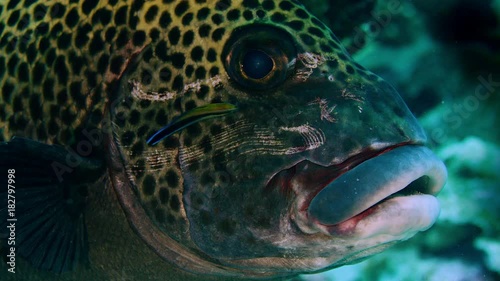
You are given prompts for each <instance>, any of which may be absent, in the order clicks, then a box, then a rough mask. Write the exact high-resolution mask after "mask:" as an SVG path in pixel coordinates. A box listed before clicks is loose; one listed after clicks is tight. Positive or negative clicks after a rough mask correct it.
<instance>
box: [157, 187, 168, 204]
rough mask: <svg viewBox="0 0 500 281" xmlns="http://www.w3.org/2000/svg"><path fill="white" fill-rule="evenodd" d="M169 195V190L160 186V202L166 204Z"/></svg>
mask: <svg viewBox="0 0 500 281" xmlns="http://www.w3.org/2000/svg"><path fill="white" fill-rule="evenodd" d="M169 196H170V192H169V191H168V189H167V188H164V187H162V188H160V191H159V197H160V203H161V204H163V205H165V204H167V202H168V198H169Z"/></svg>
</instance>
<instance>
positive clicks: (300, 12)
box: [295, 9, 309, 19]
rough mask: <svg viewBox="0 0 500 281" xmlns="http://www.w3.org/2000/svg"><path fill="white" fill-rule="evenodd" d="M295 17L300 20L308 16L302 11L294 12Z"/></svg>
mask: <svg viewBox="0 0 500 281" xmlns="http://www.w3.org/2000/svg"><path fill="white" fill-rule="evenodd" d="M295 15H296V16H297V17H299V18H301V19H308V18H309V14H308V13H307V12H306V11H305V10H304V9H297V10H295Z"/></svg>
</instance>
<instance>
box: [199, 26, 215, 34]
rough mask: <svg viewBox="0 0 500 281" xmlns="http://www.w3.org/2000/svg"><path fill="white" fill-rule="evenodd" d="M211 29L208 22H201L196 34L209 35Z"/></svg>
mask: <svg viewBox="0 0 500 281" xmlns="http://www.w3.org/2000/svg"><path fill="white" fill-rule="evenodd" d="M211 30H212V26H210V25H208V24H202V25H201V26H200V28H199V29H198V34H199V35H200V37H208V36H209V35H210V31H211Z"/></svg>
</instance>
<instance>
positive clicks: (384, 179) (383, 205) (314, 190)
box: [275, 144, 447, 239]
mask: <svg viewBox="0 0 500 281" xmlns="http://www.w3.org/2000/svg"><path fill="white" fill-rule="evenodd" d="M292 173H293V175H291V174H290V171H289V172H288V175H287V176H288V181H287V182H285V181H283V179H287V178H286V177H283V174H282V172H280V174H281V175H279V174H278V177H279V178H280V179H281V184H282V185H281V187H282V188H283V183H286V184H288V188H289V189H290V190H293V191H294V192H295V194H296V195H297V201H296V205H295V210H294V212H293V214H292V218H293V220H294V221H295V222H296V224H297V226H298V227H299V228H300V229H301V230H302V231H303V232H305V233H315V232H318V231H320V232H323V233H325V234H329V235H335V236H344V237H356V238H367V237H372V236H377V235H390V236H392V237H398V239H407V238H409V237H411V236H413V235H414V234H415V233H416V232H418V231H423V230H426V229H428V228H429V227H431V226H432V225H433V224H434V222H435V221H436V219H437V217H438V215H439V211H440V207H439V202H438V201H437V198H436V197H435V196H436V195H437V194H438V193H439V191H440V190H441V189H442V187H443V185H444V183H445V181H446V178H447V172H446V168H445V166H444V164H443V162H442V161H441V160H439V159H438V158H437V157H436V156H435V155H434V153H432V151H431V150H429V149H428V148H426V147H424V146H420V145H408V144H400V145H395V146H392V147H388V148H385V149H382V150H367V151H364V152H362V153H359V154H357V155H355V156H353V157H351V158H349V159H347V160H346V161H344V162H343V163H341V164H338V165H333V166H330V167H322V166H319V165H315V164H313V163H311V162H308V161H304V162H302V163H299V164H297V165H296V166H295V167H294V168H293V170H292ZM278 182H279V180H278ZM275 183H276V180H275Z"/></svg>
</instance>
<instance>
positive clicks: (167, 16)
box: [159, 11, 172, 28]
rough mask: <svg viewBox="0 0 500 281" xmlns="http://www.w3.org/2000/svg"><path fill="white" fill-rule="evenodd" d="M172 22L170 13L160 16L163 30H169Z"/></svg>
mask: <svg viewBox="0 0 500 281" xmlns="http://www.w3.org/2000/svg"><path fill="white" fill-rule="evenodd" d="M171 22H172V17H171V16H170V14H169V13H168V12H166V11H165V12H163V13H162V14H161V16H160V22H159V23H160V26H161V27H163V28H167V27H168V25H169V24H170V23H171Z"/></svg>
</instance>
